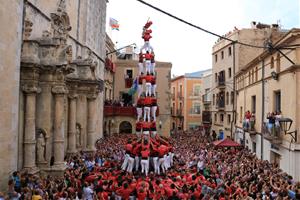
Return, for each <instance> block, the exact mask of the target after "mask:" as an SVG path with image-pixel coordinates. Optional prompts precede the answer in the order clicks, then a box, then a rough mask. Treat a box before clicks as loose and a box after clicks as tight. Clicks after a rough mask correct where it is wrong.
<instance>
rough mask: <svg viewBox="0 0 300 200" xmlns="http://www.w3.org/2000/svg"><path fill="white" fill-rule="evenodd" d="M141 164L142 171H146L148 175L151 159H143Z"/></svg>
mask: <svg viewBox="0 0 300 200" xmlns="http://www.w3.org/2000/svg"><path fill="white" fill-rule="evenodd" d="M141 166H142V173H145V174H146V176H148V172H149V159H147V160H146V159H142V160H141Z"/></svg>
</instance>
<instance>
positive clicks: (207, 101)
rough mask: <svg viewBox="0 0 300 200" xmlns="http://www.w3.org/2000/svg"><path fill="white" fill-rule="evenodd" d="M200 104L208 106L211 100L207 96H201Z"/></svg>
mask: <svg viewBox="0 0 300 200" xmlns="http://www.w3.org/2000/svg"><path fill="white" fill-rule="evenodd" d="M202 102H203V104H210V103H211V99H210V98H209V96H208V95H207V94H205V95H202Z"/></svg>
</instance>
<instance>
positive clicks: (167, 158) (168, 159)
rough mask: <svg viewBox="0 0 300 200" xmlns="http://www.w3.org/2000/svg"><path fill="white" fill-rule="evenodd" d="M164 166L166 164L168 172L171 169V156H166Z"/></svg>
mask: <svg viewBox="0 0 300 200" xmlns="http://www.w3.org/2000/svg"><path fill="white" fill-rule="evenodd" d="M164 164H165V168H166V170H168V169H169V168H170V155H169V154H167V155H165V163H164Z"/></svg>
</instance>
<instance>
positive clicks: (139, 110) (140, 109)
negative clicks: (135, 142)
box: [136, 107, 143, 121]
mask: <svg viewBox="0 0 300 200" xmlns="http://www.w3.org/2000/svg"><path fill="white" fill-rule="evenodd" d="M136 113H137V121H140V118H141V117H142V114H143V108H140V107H136Z"/></svg>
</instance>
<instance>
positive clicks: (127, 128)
mask: <svg viewBox="0 0 300 200" xmlns="http://www.w3.org/2000/svg"><path fill="white" fill-rule="evenodd" d="M119 133H127V134H129V133H132V125H131V123H130V122H128V121H122V122H121V123H120V125H119Z"/></svg>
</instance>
